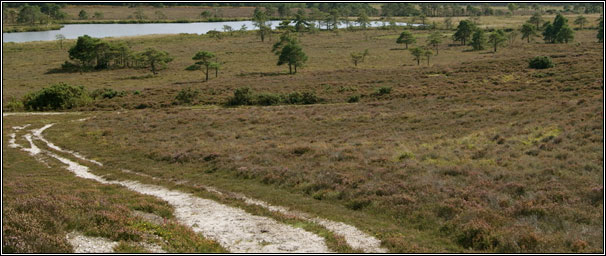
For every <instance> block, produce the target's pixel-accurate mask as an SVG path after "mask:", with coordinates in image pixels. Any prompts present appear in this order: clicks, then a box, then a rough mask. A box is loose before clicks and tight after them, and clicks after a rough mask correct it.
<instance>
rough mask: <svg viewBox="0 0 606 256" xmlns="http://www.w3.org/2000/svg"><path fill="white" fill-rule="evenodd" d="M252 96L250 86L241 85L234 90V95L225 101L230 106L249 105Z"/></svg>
mask: <svg viewBox="0 0 606 256" xmlns="http://www.w3.org/2000/svg"><path fill="white" fill-rule="evenodd" d="M252 99H253V96H252V92H251V91H250V88H248V87H242V88H238V89H236V90H235V91H234V96H233V97H232V98H230V99H229V101H228V102H227V104H228V105H230V106H238V105H251V104H252V103H253V101H252Z"/></svg>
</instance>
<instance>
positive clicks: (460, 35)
mask: <svg viewBox="0 0 606 256" xmlns="http://www.w3.org/2000/svg"><path fill="white" fill-rule="evenodd" d="M474 30H475V25H473V23H472V22H471V21H469V20H462V21H460V22H459V26H457V32H455V34H454V35H453V38H454V39H455V40H456V41H461V44H462V45H465V42H466V41H467V40H469V37H471V34H472V33H473V31H474Z"/></svg>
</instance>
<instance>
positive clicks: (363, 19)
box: [357, 9, 370, 29]
mask: <svg viewBox="0 0 606 256" xmlns="http://www.w3.org/2000/svg"><path fill="white" fill-rule="evenodd" d="M359 12H360V14H358V20H357V22H358V24H360V27H361V28H362V29H366V27H368V26H369V25H370V20H369V19H368V15H366V10H364V9H360V10H359Z"/></svg>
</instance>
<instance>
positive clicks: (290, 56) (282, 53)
mask: <svg viewBox="0 0 606 256" xmlns="http://www.w3.org/2000/svg"><path fill="white" fill-rule="evenodd" d="M278 53H279V54H278V63H277V65H278V66H280V65H283V64H288V73H289V74H293V72H292V68H293V67H294V68H295V72H294V73H297V67H302V66H303V65H304V64H305V62H307V59H308V58H307V55H306V54H305V52H303V49H302V48H301V45H299V42H298V40H296V39H294V40H293V39H290V40H288V41H287V43H286V45H284V46H283V47H281V49H280V50H279V51H278Z"/></svg>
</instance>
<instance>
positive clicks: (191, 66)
mask: <svg viewBox="0 0 606 256" xmlns="http://www.w3.org/2000/svg"><path fill="white" fill-rule="evenodd" d="M200 67H201V66H200V65H198V64H192V65H189V66H187V67H186V68H185V70H188V71H194V70H200Z"/></svg>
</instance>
